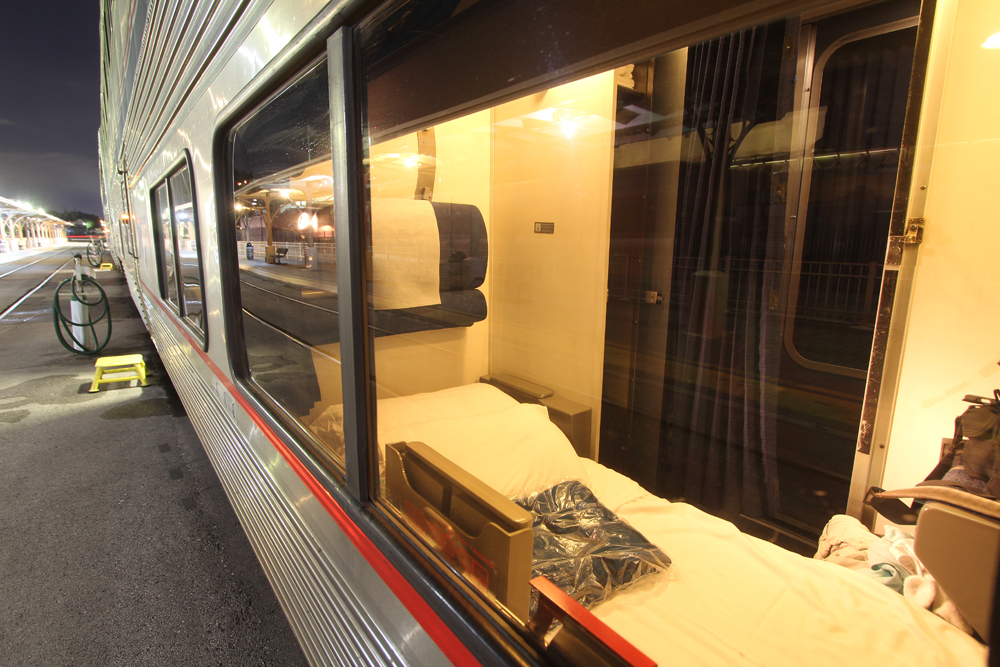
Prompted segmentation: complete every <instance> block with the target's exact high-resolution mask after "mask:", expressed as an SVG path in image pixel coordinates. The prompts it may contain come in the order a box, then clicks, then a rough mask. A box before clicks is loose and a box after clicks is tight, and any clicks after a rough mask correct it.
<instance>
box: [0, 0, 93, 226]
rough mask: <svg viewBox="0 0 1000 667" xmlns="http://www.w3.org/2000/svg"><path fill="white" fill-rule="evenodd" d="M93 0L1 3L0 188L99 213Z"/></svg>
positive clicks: (61, 207)
mask: <svg viewBox="0 0 1000 667" xmlns="http://www.w3.org/2000/svg"><path fill="white" fill-rule="evenodd" d="M99 17H100V4H99V2H98V0H33V1H30V2H8V3H5V4H4V16H3V24H4V31H3V41H2V45H0V196H4V197H8V198H11V199H20V200H22V201H25V202H27V203H30V204H32V205H33V206H40V207H42V208H43V209H45V210H46V211H49V212H53V211H65V210H79V211H83V212H85V213H93V214H96V215H103V210H102V207H101V194H100V185H99V182H98V168H97V162H98V159H97V130H98V126H99V125H100V96H101V88H100V67H101V65H100V34H99V23H98V21H99Z"/></svg>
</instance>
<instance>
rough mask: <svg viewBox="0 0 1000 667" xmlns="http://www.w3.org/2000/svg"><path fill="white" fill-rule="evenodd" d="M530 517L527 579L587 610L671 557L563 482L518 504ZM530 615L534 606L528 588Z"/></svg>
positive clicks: (584, 490) (579, 486)
mask: <svg viewBox="0 0 1000 667" xmlns="http://www.w3.org/2000/svg"><path fill="white" fill-rule="evenodd" d="M516 502H517V503H518V504H519V505H520V506H521V507H523V508H525V509H526V510H528V511H529V512H531V513H532V515H533V516H534V522H533V524H532V531H533V533H534V552H533V558H532V567H531V576H532V577H537V576H544V577H547V578H548V579H550V580H551V581H552V582H553V583H554V584H556V585H557V586H558V587H559V588H560V589H562V590H563V592H565V593H566V594H567V595H569V596H570V597H571V598H573V599H574V600H576V601H577V602H579V603H580V604H582V605H583V606H584V607H587V608H590V607H592V606H593V605H595V604H597V603H598V602H601V601H602V600H605V599H607V598H608V597H609V596H610V595H611V594H613V593H615V592H617V591H619V590H621V589H623V588H626V587H628V586H630V585H632V584H634V583H635V582H636V581H638V580H640V579H642V578H643V577H646V576H648V575H651V574H655V573H657V572H661V571H663V570H665V569H666V568H667V567H669V566H670V558H669V557H668V556H667V555H666V554H665V553H663V551H661V550H660V549H659V548H658V547H657V546H656V545H655V544H653V543H652V542H650V541H649V540H647V539H646V538H645V537H643V535H642V533H640V532H639V531H637V530H636V529H634V528H632V526H630V525H629V524H628V523H627V522H625V521H624V520H623V519H621V518H619V517H618V515H617V514H615V513H614V512H612V511H611V510H609V509H608V508H607V507H605V506H604V505H602V504H601V503H600V501H598V500H597V497H596V496H594V494H593V493H592V492H591V491H590V489H588V488H587V487H586V486H584V485H583V484H581V483H580V482H577V481H572V480H571V481H567V482H562V483H560V484H557V485H556V486H553V487H552V488H550V489H546V490H545V491H542V492H540V493H536V494H533V495H531V496H528V497H527V498H524V499H520V500H517V501H516ZM531 593H532V598H531V611H532V613H534V611H535V608H536V606H537V604H538V594H537V591H535V590H534V589H532V591H531Z"/></svg>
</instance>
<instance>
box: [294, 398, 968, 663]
mask: <svg viewBox="0 0 1000 667" xmlns="http://www.w3.org/2000/svg"><path fill="white" fill-rule="evenodd" d="M342 424H343V415H342V411H341V409H340V406H334V407H333V408H330V409H328V410H327V411H326V412H324V413H323V414H322V415H321V416H320V417H319V418H318V419H317V420H316V422H314V424H313V428H314V429H319V430H320V431H321V432H323V433H324V434H326V435H327V436H328V437H329V438H330V439H333V440H339V441H340V442H343V431H342ZM400 440H404V441H414V440H418V441H421V442H425V443H426V444H428V445H430V446H432V447H434V448H435V449H437V450H438V451H440V452H441V453H442V454H444V455H446V456H448V457H449V458H450V459H452V460H453V462H455V463H456V464H458V465H460V466H462V467H464V468H465V469H466V470H468V471H469V472H470V473H472V474H474V475H476V476H478V477H480V479H482V480H483V481H484V482H486V483H488V484H490V485H491V486H492V487H493V488H495V489H496V490H498V491H500V492H501V493H504V495H507V496H508V497H514V496H516V495H518V494H519V492H520V491H521V490H532V489H533V490H542V489H543V488H547V487H548V486H551V485H553V484H556V483H558V482H560V481H564V480H566V479H574V478H575V479H579V480H581V481H582V482H584V483H585V484H587V486H589V487H590V489H591V490H592V491H593V492H594V494H595V495H596V496H597V497H598V499H600V501H601V502H602V503H603V504H604V505H605V506H606V507H608V508H609V509H611V510H612V511H614V512H616V513H617V514H618V515H619V516H620V517H622V518H623V519H625V520H626V521H628V522H629V523H630V524H631V525H632V526H633V527H635V528H636V529H637V530H639V531H640V532H641V533H642V534H643V535H644V536H645V537H646V538H647V539H648V540H650V541H651V542H653V543H654V544H656V545H657V546H659V547H660V548H661V549H662V550H663V551H664V552H665V553H666V554H667V555H668V556H669V557H670V558H671V560H672V561H673V564H672V565H671V567H670V568H669V570H667V571H666V572H664V573H661V574H659V575H654V576H652V577H648V578H646V579H644V580H642V581H640V582H639V583H637V584H635V585H633V586H632V587H630V588H628V589H626V590H624V591H621V592H619V593H618V594H617V595H614V596H612V597H611V598H610V599H608V600H607V601H605V602H603V603H601V604H599V605H597V606H595V607H594V608H593V609H592V611H593V613H594V615H595V616H597V617H598V618H600V619H601V620H603V621H604V622H605V623H607V624H608V625H609V626H611V627H612V628H613V629H614V630H615V631H616V632H618V633H620V634H621V635H622V636H623V637H625V638H626V639H627V640H628V641H630V642H631V643H633V644H634V645H635V646H636V647H637V648H638V649H640V650H641V651H643V652H644V653H646V654H647V655H648V656H649V657H650V658H652V659H653V660H655V661H656V662H657V663H658V664H660V665H662V666H664V667H666V666H681V667H689V666H691V667H697V666H700V665H704V666H706V667H707V666H712V667H716V666H720V665H726V666H728V665H773V666H782V667H783V666H788V667H803V666H808V667H812V666H823V665H830V666H831V667H832V666H836V667H841V666H842V665H844V664H849V665H852V666H853V665H870V666H872V667H876V666H877V667H886V666H888V665H904V666H917V665H920V666H930V665H935V666H936V665H940V666H942V667H944V666H948V667H951V666H958V665H961V666H963V667H967V666H968V667H973V666H979V665H985V664H986V659H987V652H986V648H985V647H984V646H982V645H981V644H979V643H978V642H977V641H975V640H974V639H972V638H971V637H969V636H968V635H966V634H964V633H963V632H961V631H960V630H958V629H957V628H955V627H953V626H951V625H949V624H948V623H947V622H945V621H944V620H942V619H940V618H939V617H937V616H935V615H934V614H932V613H931V612H929V611H927V610H924V609H921V608H919V607H917V606H915V605H913V604H912V603H910V602H909V601H908V600H906V599H905V598H904V597H903V596H901V595H899V594H898V593H896V592H894V591H892V590H890V589H888V588H886V587H885V586H882V585H881V584H879V583H877V582H875V581H874V580H871V579H868V578H866V577H864V576H862V575H859V574H858V573H856V572H853V571H851V570H848V569H846V568H843V567H840V566H838V565H834V564H832V563H826V562H823V561H818V560H814V559H810V558H805V557H803V556H800V555H798V554H795V553H792V552H790V551H787V550H785V549H782V548H781V547H778V546H775V545H773V544H770V543H768V542H764V541H762V540H759V539H756V538H754V537H750V536H748V535H744V534H742V533H740V532H739V531H738V530H737V529H736V527H735V526H733V525H732V524H731V523H729V522H728V521H725V520H723V519H719V518H717V517H714V516H711V515H709V514H706V513H704V512H701V511H700V510H698V509H696V508H694V507H692V506H690V505H688V504H685V503H671V502H668V501H666V500H663V499H662V498H659V497H657V496H654V495H652V494H650V493H648V492H647V491H646V490H645V489H643V488H642V487H641V486H639V485H638V484H636V483H635V482H634V481H632V480H631V479H629V478H628V477H625V476H624V475H621V474H620V473H617V472H615V471H613V470H610V469H609V468H607V467H605V466H603V465H600V464H598V463H595V462H593V461H591V460H589V459H584V458H579V457H577V456H576V453H575V451H574V450H573V447H572V445H571V444H570V443H569V441H568V440H567V439H566V438H565V436H564V435H563V434H562V432H561V431H559V430H558V429H557V428H556V427H555V426H553V425H552V424H551V422H549V421H548V419H547V418H546V417H545V409H544V408H543V407H541V406H538V405H523V404H520V403H518V402H517V401H515V400H514V399H512V398H510V397H509V396H507V395H506V394H504V393H503V392H501V391H500V390H498V389H496V388H495V387H492V386H489V385H486V384H474V385H465V386H461V387H454V388H451V389H446V390H443V391H439V392H432V393H426V394H417V395H414V396H405V397H399V398H390V399H383V400H380V401H379V402H378V441H379V449H380V455H381V454H382V451H381V450H384V447H385V444H386V443H389V442H397V441H400ZM519 471H521V472H519Z"/></svg>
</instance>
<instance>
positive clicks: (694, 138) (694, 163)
mask: <svg viewBox="0 0 1000 667" xmlns="http://www.w3.org/2000/svg"><path fill="white" fill-rule="evenodd" d="M784 34H785V30H784V26H783V25H781V24H778V25H772V26H764V27H757V28H754V29H749V30H746V31H743V32H738V33H733V34H731V35H728V36H726V37H723V38H720V39H716V40H713V41H711V42H706V43H703V44H699V45H697V46H694V47H691V48H690V49H689V51H688V72H687V90H686V96H685V118H684V132H685V133H686V136H687V137H688V141H687V142H686V148H685V149H684V153H683V154H682V156H681V159H682V164H681V171H680V180H679V194H678V204H677V218H676V228H675V244H674V258H673V259H674V264H673V266H674V270H673V280H672V286H671V295H670V303H671V309H672V310H671V314H670V321H671V326H670V331H669V335H668V341H667V346H668V347H667V355H666V357H667V360H666V369H665V378H666V386H665V391H664V412H663V414H664V415H665V416H664V419H663V423H664V430H663V432H662V434H661V454H660V461H661V466H660V471H659V474H658V478H657V487H658V488H657V490H658V492H659V493H660V494H662V495H665V496H666V497H668V498H675V499H680V498H683V499H684V500H686V501H687V502H691V503H693V504H696V505H699V506H701V507H703V508H705V509H707V510H709V511H713V512H716V513H721V514H723V515H732V516H735V515H737V514H745V515H748V516H760V515H763V514H773V513H775V512H776V511H777V510H778V481H777V480H778V476H777V455H776V451H775V447H776V442H775V440H776V438H775V426H776V422H775V409H776V406H775V388H774V382H773V381H774V379H776V376H777V371H778V369H777V365H778V353H779V351H780V348H779V343H780V324H781V323H780V312H779V308H778V299H779V294H780V267H781V261H782V252H783V251H782V244H783V229H784V209H785V205H784V198H783V196H780V194H776V193H780V192H781V190H782V188H783V183H784V178H785V173H784V172H785V170H786V169H787V161H784V160H777V159H775V158H776V156H775V155H773V151H772V154H771V155H768V156H758V157H757V158H756V159H744V158H741V159H740V160H737V159H736V155H737V154H738V152H739V149H740V147H741V145H742V144H743V141H744V139H745V138H746V137H747V135H748V134H749V133H750V131H751V130H752V129H753V128H754V127H757V126H759V125H760V124H761V123H765V122H771V121H775V120H778V119H780V118H781V116H782V115H783V114H784V112H785V111H786V109H785V108H784V107H786V106H787V107H788V108H790V104H791V98H790V96H789V95H787V94H785V91H784V89H783V83H782V81H783V79H787V78H788V69H787V68H788V63H785V62H783V61H782V58H781V53H782V46H783V36H784ZM785 60H790V61H791V63H792V64H794V58H790V59H785ZM785 157H787V156H785ZM768 162H770V164H768Z"/></svg>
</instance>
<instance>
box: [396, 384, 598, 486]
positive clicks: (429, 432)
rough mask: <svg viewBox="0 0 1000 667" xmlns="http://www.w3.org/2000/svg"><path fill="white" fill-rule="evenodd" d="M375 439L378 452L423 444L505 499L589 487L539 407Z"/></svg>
mask: <svg viewBox="0 0 1000 667" xmlns="http://www.w3.org/2000/svg"><path fill="white" fill-rule="evenodd" d="M378 439H379V448H380V449H383V450H384V448H385V445H386V444H387V443H394V442H401V441H402V442H413V441H418V442H423V443H424V444H426V445H428V446H430V447H432V448H434V449H435V450H437V451H438V452H439V453H441V454H443V455H444V456H446V457H447V458H448V459H449V460H451V461H452V462H453V463H455V464H456V465H458V466H459V467H461V468H463V469H464V470H466V471H467V472H469V473H470V474H472V475H473V476H474V477H477V478H478V479H479V480H480V481H482V482H484V483H486V484H487V485H489V486H490V487H492V488H493V489H495V490H496V491H498V492H500V493H502V494H503V495H504V496H506V497H508V498H516V497H518V496H521V495H525V494H528V493H534V492H537V491H544V490H545V489H547V488H549V487H551V486H554V485H556V484H558V483H559V482H562V481H566V480H568V479H576V480H579V481H580V482H582V483H583V484H586V485H588V486H589V484H590V479H589V477H588V476H587V471H586V470H585V469H584V467H583V464H582V463H581V462H580V458H579V457H578V456H577V455H576V451H575V450H574V449H573V445H571V444H570V442H569V440H567V439H566V436H565V435H563V432H562V431H560V430H559V427H557V426H556V425H555V424H553V423H552V422H551V421H549V417H548V410H547V409H546V408H545V407H544V406H541V405H533V404H528V403H518V404H516V405H514V406H511V407H508V408H504V409H502V410H498V411H494V412H489V413H486V414H481V415H475V416H467V417H460V418H457V419H435V420H429V421H424V422H418V423H413V424H406V425H403V426H397V427H394V428H386V429H381V428H380V429H379V438H378Z"/></svg>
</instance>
